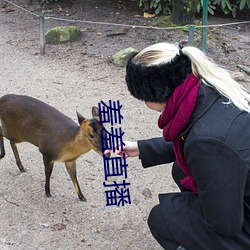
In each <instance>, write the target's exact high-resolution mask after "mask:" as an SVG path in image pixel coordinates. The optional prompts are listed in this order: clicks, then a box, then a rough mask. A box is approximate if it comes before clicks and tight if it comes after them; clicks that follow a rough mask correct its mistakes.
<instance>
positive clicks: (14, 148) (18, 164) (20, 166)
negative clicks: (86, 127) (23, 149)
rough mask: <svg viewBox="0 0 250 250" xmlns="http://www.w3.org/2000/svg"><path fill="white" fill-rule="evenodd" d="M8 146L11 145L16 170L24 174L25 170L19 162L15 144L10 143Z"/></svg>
mask: <svg viewBox="0 0 250 250" xmlns="http://www.w3.org/2000/svg"><path fill="white" fill-rule="evenodd" d="M10 145H11V148H12V150H13V153H14V156H15V159H16V164H17V166H18V168H19V169H20V171H21V172H25V171H26V170H25V169H24V167H23V165H22V163H21V160H20V157H19V154H18V151H17V146H16V143H15V142H14V141H10Z"/></svg>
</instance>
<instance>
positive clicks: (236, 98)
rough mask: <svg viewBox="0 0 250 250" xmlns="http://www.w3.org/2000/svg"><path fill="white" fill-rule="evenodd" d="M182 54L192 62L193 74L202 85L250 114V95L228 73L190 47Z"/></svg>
mask: <svg viewBox="0 0 250 250" xmlns="http://www.w3.org/2000/svg"><path fill="white" fill-rule="evenodd" d="M181 51H182V53H183V54H184V55H186V56H187V57H188V58H189V59H190V60H191V62H192V71H193V74H194V75H195V76H196V77H198V78H200V79H201V80H202V81H203V83H204V84H206V85H207V86H209V87H212V88H214V89H216V90H217V91H218V92H219V93H220V94H221V95H223V96H225V97H226V98H227V99H228V102H227V103H226V104H228V103H233V104H234V105H235V106H236V107H237V108H238V109H240V110H244V111H246V112H250V106H249V104H250V94H249V93H248V92H247V91H246V90H245V89H244V88H243V87H242V86H241V85H240V84H239V83H238V82H236V81H235V80H234V79H233V78H232V77H231V75H230V74H229V72H228V71H227V70H225V69H223V68H221V67H220V66H218V65H216V64H215V63H214V62H213V61H212V60H211V59H208V57H207V56H206V55H205V54H204V53H203V52H202V51H201V50H199V49H197V48H195V47H191V46H187V47H184V48H182V50H181Z"/></svg>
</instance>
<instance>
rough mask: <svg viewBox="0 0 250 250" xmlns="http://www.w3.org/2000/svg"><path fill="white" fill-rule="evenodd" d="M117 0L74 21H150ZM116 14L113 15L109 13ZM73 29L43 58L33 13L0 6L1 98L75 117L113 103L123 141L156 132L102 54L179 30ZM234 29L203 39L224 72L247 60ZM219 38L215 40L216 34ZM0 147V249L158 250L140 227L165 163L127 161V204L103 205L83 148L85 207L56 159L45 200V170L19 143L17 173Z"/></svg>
mask: <svg viewBox="0 0 250 250" xmlns="http://www.w3.org/2000/svg"><path fill="white" fill-rule="evenodd" d="M75 2H77V3H78V4H79V3H80V1H75ZM100 2H101V1H99V4H100ZM120 2H122V1H107V6H105V7H106V8H107V9H105V11H103V12H98V11H99V10H100V6H99V8H98V1H89V5H87V4H86V6H84V9H82V10H81V11H83V13H81V17H85V18H86V19H88V20H93V17H94V15H95V18H96V20H97V19H98V18H97V17H99V19H100V20H101V21H115V22H119V21H120V22H123V21H124V20H125V21H126V22H130V23H140V24H142V23H145V25H148V24H150V23H149V22H150V21H148V20H147V21H146V20H145V19H142V18H138V16H137V15H138V13H140V12H138V9H135V10H134V12H133V13H132V12H131V11H128V6H127V5H123V6H125V7H124V8H120V6H121V4H120ZM123 2H124V3H130V2H131V1H128V2H126V1H123ZM114 3H115V4H114ZM28 7H29V8H30V9H31V10H33V11H36V12H37V13H39V11H40V9H37V6H33V5H31V6H28ZM66 7H67V6H66ZM66 7H65V6H63V10H65V9H66V10H67V8H68V11H70V13H71V15H70V17H71V18H75V17H76V18H77V17H79V15H78V16H77V13H78V12H77V10H78V11H79V10H80V8H79V5H74V7H73V6H70V8H69V7H67V8H66ZM55 8H57V7H56V5H55ZM91 8H92V9H91ZM103 8H104V7H103ZM108 8H113V9H112V10H109V9H108ZM115 11H117V12H118V11H119V12H120V14H116V16H115V14H114V13H116V12H115ZM48 13H55V12H48ZM64 13H69V12H64ZM100 13H102V15H101V14H100ZM103 13H105V15H104V14H103ZM59 14H60V15H63V13H62V12H61V13H59ZM55 15H57V14H55ZM65 16H66V17H67V15H66V14H65ZM125 21H124V22H125ZM55 25H60V24H58V23H56V22H52V21H51V22H48V23H47V24H46V29H47V28H49V27H53V26H55ZM82 28H83V29H84V30H85V33H84V36H83V38H82V40H81V41H79V42H77V43H73V44H64V45H60V46H52V45H50V46H47V47H46V55H45V56H44V57H42V56H40V55H39V41H38V39H39V32H38V20H37V18H36V17H33V16H31V15H29V14H27V13H24V12H22V11H19V10H16V9H13V8H12V7H7V8H6V9H0V34H1V35H0V87H1V96H2V95H4V94H7V93H19V94H26V95H31V96H33V97H36V98H39V99H41V100H43V101H45V102H47V103H49V104H51V105H52V106H54V107H56V108H57V109H59V110H60V111H62V112H63V113H65V114H66V115H68V116H70V117H71V118H72V119H74V120H76V115H75V111H76V110H78V111H79V112H80V113H82V114H83V115H85V116H88V117H90V116H91V107H92V106H93V105H97V104H98V103H99V102H100V101H104V102H108V100H113V101H116V100H119V101H120V103H121V104H122V105H123V108H122V115H123V116H124V119H123V121H122V125H121V126H122V129H123V131H124V132H125V136H124V138H125V140H137V139H144V138H150V137H153V136H160V135H161V132H160V131H159V129H158V128H157V126H156V122H157V117H158V114H156V113H154V112H150V111H149V110H148V109H146V107H145V106H144V105H143V104H142V103H140V102H138V101H136V100H135V99H134V98H132V97H131V96H130V95H129V93H128V91H127V89H126V86H125V84H124V74H125V71H124V69H123V68H117V67H115V66H114V65H113V64H112V63H110V61H109V58H108V57H109V56H110V55H112V54H113V53H115V52H116V51H118V50H119V49H122V48H126V47H129V46H133V47H135V48H137V49H140V48H142V47H145V46H146V45H147V44H151V43H153V42H155V41H156V40H160V41H161V40H164V39H165V40H166V39H168V40H172V41H173V40H174V39H176V40H179V39H181V38H183V36H184V38H185V37H186V34H185V35H183V34H179V33H176V32H175V33H173V32H172V31H169V32H168V33H166V32H162V31H154V32H153V31H152V32H148V33H147V35H145V31H142V30H126V29H125V32H127V35H124V36H122V37H121V36H113V37H112V36H107V34H110V33H114V32H117V31H120V30H121V28H114V27H108V26H98V25H97V26H94V27H89V26H88V25H82ZM122 30H123V31H124V29H122ZM241 31H242V28H241V30H240V31H239V32H238V31H237V32H238V33H235V35H237V37H236V38H235V40H230V39H229V38H228V39H227V41H226V42H225V41H224V40H219V39H218V40H219V42H218V44H219V45H218V44H215V43H212V42H211V43H210V45H209V52H210V54H211V55H212V56H213V57H214V58H215V59H218V60H219V63H223V62H226V64H227V65H228V66H230V69H231V70H237V69H236V66H235V65H236V64H237V63H240V64H244V65H246V66H249V65H247V64H249V55H250V53H249V44H250V40H249V28H248V27H244V32H241ZM247 32H248V33H247ZM219 35H220V37H221V33H219ZM219 35H218V36H219ZM232 36H233V34H228V37H230V38H231V37H232ZM234 37H235V36H234ZM229 41H230V42H229ZM223 46H224V47H223ZM216 48H217V49H218V51H216V50H215V49H216ZM225 50H227V51H228V53H226V52H225ZM215 51H216V53H215ZM217 52H218V53H217ZM246 79H248V78H247V77H246ZM246 79H244V80H246ZM244 84H246V85H248V84H249V82H247V81H244ZM5 145H6V152H7V155H6V157H5V158H4V159H2V160H1V162H0V164H1V168H0V169H1V177H0V221H1V223H0V249H25V250H26V249H94V250H96V249H119V250H120V249H121V250H125V249H145V250H146V249H161V248H160V247H159V246H158V244H157V243H156V241H155V240H154V239H153V237H152V236H151V234H150V232H149V229H148V227H147V216H148V214H149V211H150V210H151V208H152V207H153V206H154V205H155V204H157V203H158V193H164V192H172V191H176V187H175V186H174V184H173V181H172V180H171V177H170V171H171V168H170V166H169V167H165V166H158V167H154V168H151V169H147V170H144V169H143V168H142V167H141V165H140V162H139V160H138V159H129V160H128V162H127V163H128V166H129V167H128V178H127V181H128V182H130V183H131V185H130V197H131V204H130V205H125V206H124V207H122V206H120V207H117V206H106V199H105V190H106V189H105V188H104V187H103V181H104V170H103V160H102V158H100V157H99V155H97V154H96V153H95V152H89V153H88V154H86V155H84V156H82V157H81V158H79V159H78V161H77V165H78V168H77V170H78V180H79V183H80V186H81V188H82V190H83V193H84V195H85V196H86V198H87V200H88V201H87V203H84V202H80V201H79V200H78V198H77V196H76V193H75V191H74V188H73V184H72V182H71V180H70V178H69V176H68V174H67V173H66V171H65V169H64V166H63V165H62V164H56V166H55V168H54V172H53V175H52V179H51V192H52V196H53V197H52V198H51V199H48V198H46V197H45V195H44V178H45V176H44V168H43V164H42V157H41V154H40V153H39V152H38V150H37V149H36V148H35V147H33V146H31V145H28V144H21V145H20V146H19V152H20V155H21V158H22V162H23V165H24V166H25V167H26V169H27V172H26V173H22V174H20V172H19V170H18V168H17V166H16V164H15V162H14V156H13V154H12V152H11V149H10V147H9V145H8V142H7V141H6V143H5Z"/></svg>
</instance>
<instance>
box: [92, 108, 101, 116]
mask: <svg viewBox="0 0 250 250" xmlns="http://www.w3.org/2000/svg"><path fill="white" fill-rule="evenodd" d="M92 115H93V117H94V116H99V109H98V108H97V107H96V106H94V107H92Z"/></svg>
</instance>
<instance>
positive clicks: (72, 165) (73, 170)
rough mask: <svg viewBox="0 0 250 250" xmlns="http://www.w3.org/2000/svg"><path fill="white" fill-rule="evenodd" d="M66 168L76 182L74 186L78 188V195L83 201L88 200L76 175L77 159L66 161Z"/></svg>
mask: <svg viewBox="0 0 250 250" xmlns="http://www.w3.org/2000/svg"><path fill="white" fill-rule="evenodd" d="M65 166H66V169H67V171H68V173H69V175H70V178H71V180H72V181H73V183H74V187H75V190H76V193H77V194H78V197H79V199H80V200H81V201H87V200H86V198H85V197H84V196H83V194H82V191H81V189H80V186H79V183H78V181H77V177H76V161H68V162H65Z"/></svg>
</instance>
